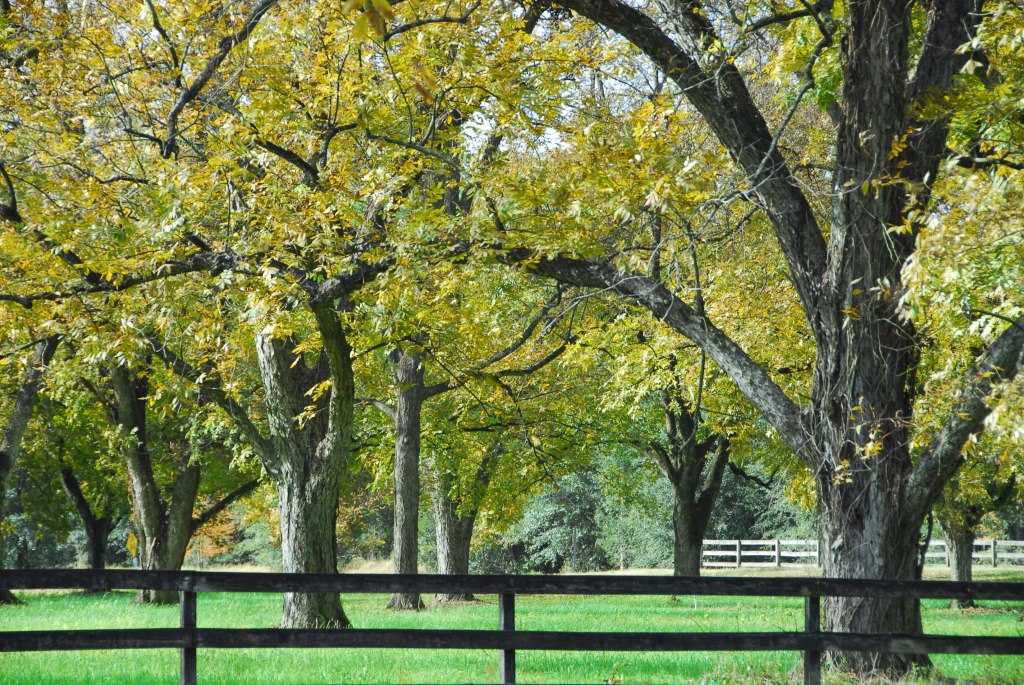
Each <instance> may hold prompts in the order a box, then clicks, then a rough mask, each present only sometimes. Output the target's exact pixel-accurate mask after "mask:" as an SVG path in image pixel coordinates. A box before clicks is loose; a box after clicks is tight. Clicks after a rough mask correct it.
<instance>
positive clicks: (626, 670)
mask: <svg viewBox="0 0 1024 685" xmlns="http://www.w3.org/2000/svg"><path fill="white" fill-rule="evenodd" d="M776 573H777V569H771V570H770V572H768V571H764V572H758V571H755V570H752V569H743V571H742V575H755V574H758V575H762V574H763V575H775V574H776ZM711 575H736V572H735V571H715V572H713V573H712V574H711ZM978 579H979V580H996V579H998V580H1022V579H1024V572H1021V571H1016V572H1014V571H1008V570H1003V569H996V570H994V571H993V570H992V569H983V570H981V571H980V574H979V576H978ZM22 598H23V599H25V601H26V604H25V605H24V606H17V607H3V608H0V631H3V630H44V629H50V630H53V629H64V628H67V629H84V628H109V627H124V628H127V627H138V628H143V627H148V628H159V627H174V626H176V625H177V622H178V614H177V607H173V606H165V607H153V606H139V605H135V604H134V603H133V601H132V598H133V595H132V594H131V593H122V592H119V593H111V594H106V595H98V596H95V595H94V596H89V595H82V594H73V593H71V594H69V593H24V594H22ZM385 601H386V597H384V596H380V595H350V596H346V597H344V602H345V608H346V611H347V612H348V614H349V616H350V618H352V620H353V621H354V622H355V624H356V625H357V627H360V628H463V629H493V628H496V627H497V615H498V609H497V602H496V598H494V597H486V596H485V597H482V598H481V601H479V602H476V603H471V604H459V605H455V606H445V605H435V604H430V605H429V607H428V610H427V611H425V612H421V613H395V612H391V611H387V610H385V609H384V603H385ZM280 604H281V600H280V597H279V596H275V595H260V594H203V595H200V598H199V612H198V613H199V616H198V620H199V625H200V627H276V626H277V624H278V621H279V620H280ZM802 616H803V602H802V600H800V599H798V598H793V599H790V598H741V597H698V598H694V597H689V596H688V597H680V598H678V599H676V600H672V599H670V598H668V597H661V596H656V597H579V596H527V597H520V598H518V599H517V608H516V618H517V627H518V628H520V629H523V630H558V629H562V630H581V631H582V630H622V631H659V630H666V631H668V630H681V631H767V630H799V629H800V628H801V626H802V620H803V618H802ZM924 617H925V618H924V620H925V630H926V631H927V632H930V633H945V634H969V633H974V634H978V635H1010V636H1024V603H1012V602H987V603H983V606H982V608H980V609H976V610H971V611H966V612H957V611H951V610H949V609H948V608H946V607H945V603H944V602H939V601H928V602H925V605H924ZM0 640H2V637H0ZM198 659H199V682H200V683H203V684H204V685H205V684H208V683H246V684H249V683H253V684H255V683H261V684H263V683H268V684H270V683H272V684H285V683H289V684H291V683H342V682H344V683H385V682H386V683H430V682H436V683H454V682H477V683H484V682H496V680H497V664H498V657H497V652H495V651H488V650H437V651H415V650H388V651H384V650H360V649H350V650H341V649H338V650H200V652H199V657H198ZM1021 661H1022V660H1020V659H1019V658H1018V657H992V656H986V657H958V656H948V657H946V656H937V657H935V662H936V664H937V666H938V668H939V670H940V671H941V673H942V674H944V675H945V676H950V677H954V678H965V679H970V680H972V681H973V682H978V683H991V684H992V685H996V684H999V685H1003V684H1004V683H1021V684H1022V685H1024V664H1022V663H1021ZM799 663H800V662H799V655H798V654H796V653H750V652H746V653H712V654H707V653H678V654H673V653H649V654H643V653H559V652H520V653H519V654H517V675H518V680H519V682H523V683H570V682H575V683H586V682H590V683H605V682H624V683H638V682H643V683H668V682H673V683H678V682H686V681H689V682H706V683H790V682H797V681H799V680H800V671H799ZM177 669H178V654H177V652H176V651H174V650H136V651H120V652H113V651H111V652H49V653H32V654H0V684H4V685H6V684H11V685H14V684H19V685H20V684H25V685H27V684H29V683H31V684H33V685H35V684H36V683H76V684H78V683H81V684H83V685H84V684H86V683H96V684H101V683H102V684H104V685H106V684H122V683H123V684H125V685H127V684H129V683H131V684H133V685H134V684H140V685H141V684H144V683H174V682H177V672H178V671H177ZM826 682H830V683H842V682H848V679H846V678H844V677H842V676H841V675H840V674H830V675H829V676H828V677H827V678H826Z"/></svg>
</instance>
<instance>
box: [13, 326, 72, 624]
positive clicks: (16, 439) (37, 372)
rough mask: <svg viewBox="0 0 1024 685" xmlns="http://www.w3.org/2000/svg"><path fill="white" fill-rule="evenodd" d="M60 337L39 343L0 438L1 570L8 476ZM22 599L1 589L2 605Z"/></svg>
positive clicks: (19, 451) (51, 337)
mask: <svg viewBox="0 0 1024 685" xmlns="http://www.w3.org/2000/svg"><path fill="white" fill-rule="evenodd" d="M58 341H59V338H58V337H57V336H50V337H48V338H45V339H43V340H41V341H39V343H38V344H37V345H36V351H35V354H34V355H33V357H32V362H31V363H30V365H29V367H28V368H27V369H26V370H25V375H24V377H23V378H22V381H21V385H20V386H19V387H18V395H17V397H16V398H15V400H14V409H13V410H12V411H11V416H10V417H9V418H8V420H7V425H6V426H5V427H4V431H3V437H2V440H0V569H2V568H3V564H4V559H5V557H6V544H5V543H6V537H5V535H4V534H3V532H2V524H3V522H4V514H5V512H6V510H7V504H6V502H5V493H6V492H7V476H8V474H10V472H11V469H12V468H13V467H14V462H15V460H16V459H17V458H18V457H19V456H21V440H22V438H23V437H24V435H25V429H26V428H28V422H29V419H31V418H32V412H33V410H34V409H35V406H36V403H37V402H38V400H39V386H40V383H41V382H42V378H43V374H44V373H45V371H46V367H47V366H48V365H49V364H50V361H52V360H53V354H54V352H56V351H57V343H58ZM18 603H20V601H19V600H18V599H17V598H16V597H15V596H14V594H13V593H12V592H11V591H10V590H7V589H0V604H18Z"/></svg>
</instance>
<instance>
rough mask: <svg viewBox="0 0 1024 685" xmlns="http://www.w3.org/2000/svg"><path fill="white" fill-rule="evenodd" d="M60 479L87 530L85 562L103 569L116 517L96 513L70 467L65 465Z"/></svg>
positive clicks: (91, 567)
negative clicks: (108, 539)
mask: <svg viewBox="0 0 1024 685" xmlns="http://www.w3.org/2000/svg"><path fill="white" fill-rule="evenodd" d="M60 479H61V483H62V484H63V485H64V491H65V492H66V493H67V495H68V498H69V499H70V500H71V502H72V504H74V505H75V509H76V510H77V511H78V518H79V519H80V520H81V521H82V528H83V529H84V530H85V562H86V564H87V565H88V567H89V568H90V569H92V570H93V571H102V570H103V569H104V568H106V564H107V561H106V558H107V538H108V537H109V536H110V532H111V530H113V528H114V525H115V524H114V519H113V517H112V516H111V515H110V514H104V515H102V516H97V515H96V513H95V512H94V511H93V510H92V507H91V506H90V505H89V501H88V500H87V499H86V498H85V493H83V492H82V486H81V485H80V484H79V482H78V478H76V477H75V473H74V471H72V470H71V469H70V468H68V467H64V468H62V469H61V470H60Z"/></svg>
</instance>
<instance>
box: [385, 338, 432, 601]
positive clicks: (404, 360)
mask: <svg viewBox="0 0 1024 685" xmlns="http://www.w3.org/2000/svg"><path fill="white" fill-rule="evenodd" d="M389 361H390V362H391V364H392V375H393V377H394V381H395V387H396V394H397V397H396V403H395V528H394V533H395V534H394V547H393V555H394V568H395V573H401V574H409V575H414V574H416V573H417V571H418V563H419V510H420V427H421V423H422V416H423V401H424V400H425V399H426V390H425V388H424V385H423V364H422V362H421V361H420V357H419V355H418V354H415V353H413V354H409V353H406V352H404V351H403V350H402V349H401V348H396V349H395V350H393V351H392V352H391V354H390V355H389ZM387 607H388V609H400V610H413V611H419V610H421V609H423V608H425V605H424V604H423V600H422V599H421V598H420V596H419V594H418V593H399V592H396V593H395V594H393V595H391V598H390V599H389V600H388V604H387Z"/></svg>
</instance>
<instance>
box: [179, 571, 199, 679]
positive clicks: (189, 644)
mask: <svg viewBox="0 0 1024 685" xmlns="http://www.w3.org/2000/svg"><path fill="white" fill-rule="evenodd" d="M180 595H181V628H182V632H183V633H185V645H186V646H184V647H182V648H181V685H196V635H195V628H196V593H195V592H194V591H192V590H182V591H181V593H180Z"/></svg>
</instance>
